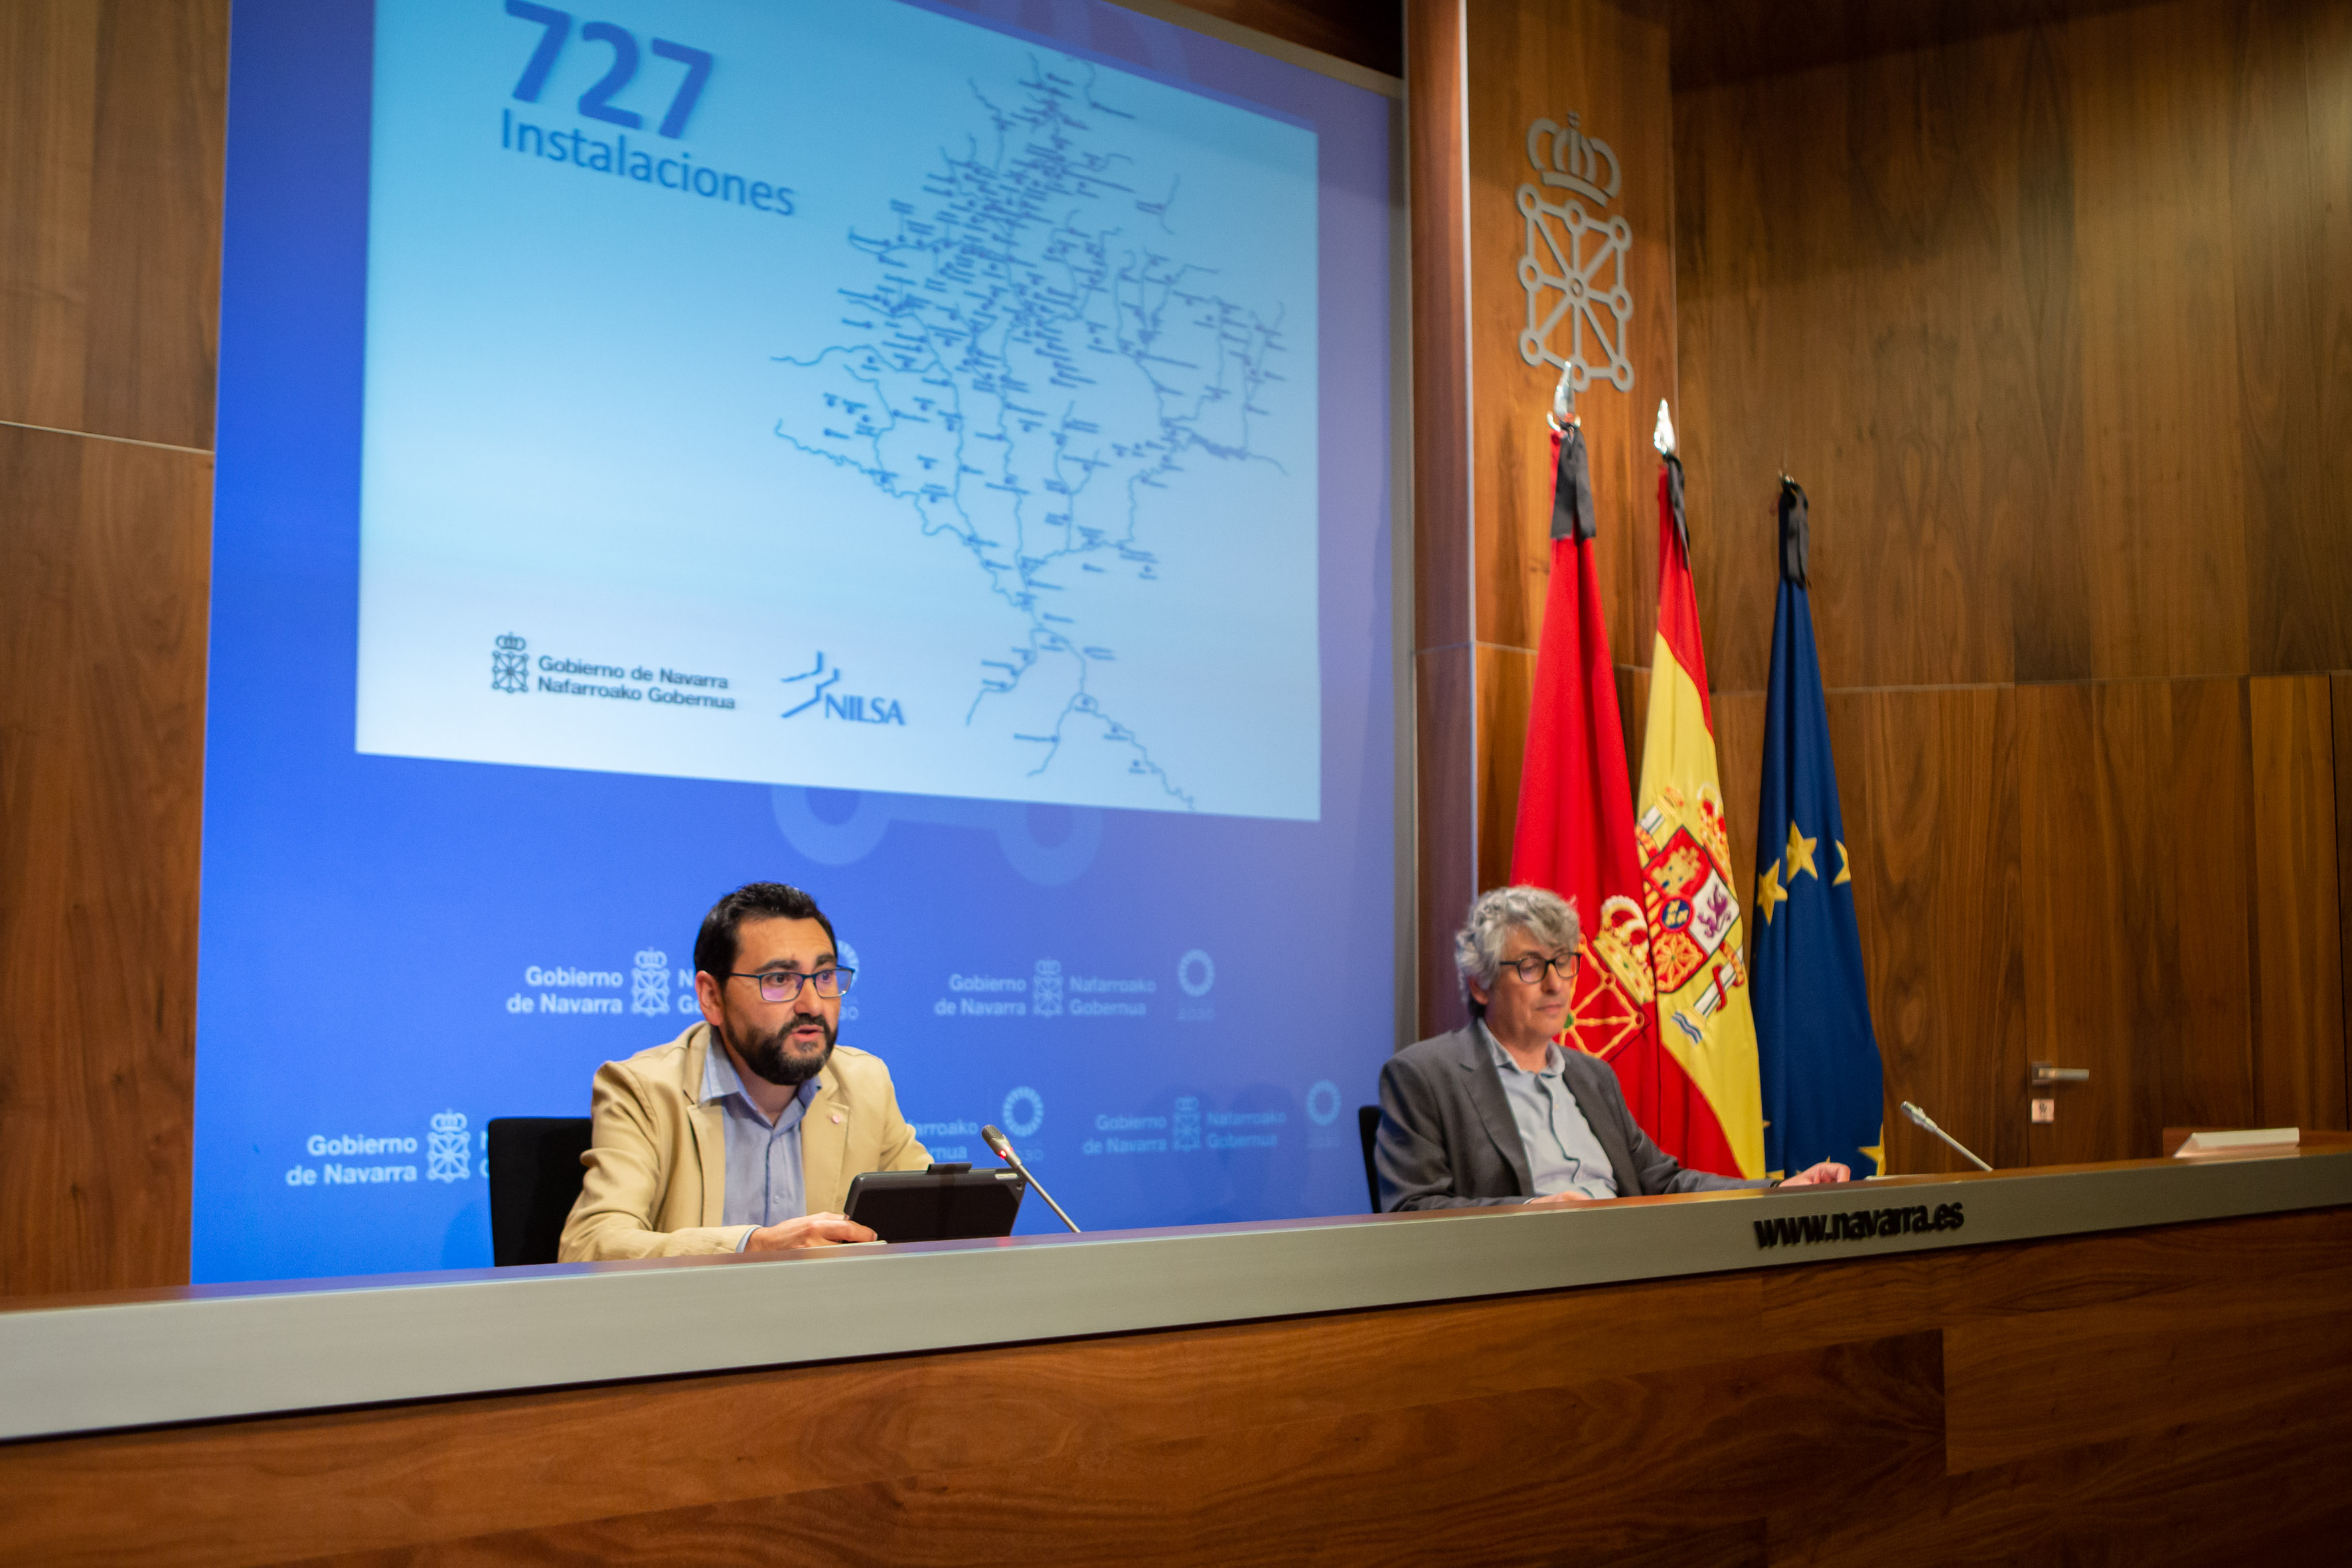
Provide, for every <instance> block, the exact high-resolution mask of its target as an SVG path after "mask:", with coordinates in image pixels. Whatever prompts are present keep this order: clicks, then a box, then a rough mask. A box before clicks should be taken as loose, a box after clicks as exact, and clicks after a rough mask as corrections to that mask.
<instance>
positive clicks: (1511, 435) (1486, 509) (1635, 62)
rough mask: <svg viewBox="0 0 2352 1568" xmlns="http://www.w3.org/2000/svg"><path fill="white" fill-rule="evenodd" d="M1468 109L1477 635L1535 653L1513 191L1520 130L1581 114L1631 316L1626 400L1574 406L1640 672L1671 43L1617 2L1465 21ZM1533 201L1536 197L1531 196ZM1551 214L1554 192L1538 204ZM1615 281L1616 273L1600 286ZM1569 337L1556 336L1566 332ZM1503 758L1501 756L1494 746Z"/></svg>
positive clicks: (1538, 381) (1539, 471) (1614, 643)
mask: <svg viewBox="0 0 2352 1568" xmlns="http://www.w3.org/2000/svg"><path fill="white" fill-rule="evenodd" d="M1470 15H1471V17H1472V25H1471V28H1470V42H1471V65H1472V78H1473V80H1474V81H1475V83H1476V90H1475V91H1474V92H1473V93H1472V95H1471V98H1470V102H1469V114H1468V138H1469V163H1470V182H1471V189H1470V276H1471V287H1470V296H1471V315H1470V331H1471V333H1472V342H1473V353H1472V363H1473V367H1474V371H1473V374H1474V383H1475V384H1474V389H1473V398H1472V402H1473V405H1474V407H1475V414H1476V423H1475V429H1474V432H1473V460H1474V462H1475V465H1476V471H1477V474H1478V479H1479V484H1480V487H1481V490H1482V493H1486V492H1491V499H1490V500H1482V502H1481V505H1480V506H1479V509H1478V513H1477V519H1476V531H1477V552H1478V562H1479V572H1478V578H1477V584H1476V586H1477V595H1478V615H1477V626H1478V637H1479V638H1480V640H1481V641H1485V642H1493V643H1499V644H1502V645H1505V646H1507V647H1526V648H1532V647H1536V646H1538V641H1539V639H1540V637H1541V633H1542V627H1543V609H1544V599H1545V594H1546V590H1547V588H1548V587H1549V579H1550V574H1551V573H1550V563H1551V547H1550V523H1551V464H1550V460H1549V453H1550V446H1549V430H1548V427H1547V426H1546V424H1545V414H1546V411H1547V410H1548V409H1549V407H1550V405H1551V396H1552V390H1553V384H1554V383H1555V382H1556V381H1557V380H1558V379H1559V371H1558V369H1557V368H1556V367H1554V366H1551V365H1548V364H1547V365H1541V366H1536V365H1530V364H1528V363H1527V361H1526V360H1525V359H1524V358H1523V357H1521V355H1520V353H1519V351H1518V340H1519V337H1520V334H1521V333H1522V332H1523V331H1525V330H1526V328H1527V296H1526V292H1525V290H1524V289H1523V288H1522V287H1521V285H1520V283H1519V280H1518V263H1519V258H1520V257H1521V256H1522V255H1523V254H1524V253H1525V250H1526V248H1527V225H1526V221H1525V219H1524V218H1523V217H1522V216H1521V215H1520V213H1519V210H1518V206H1517V200H1516V193H1517V189H1518V187H1519V186H1520V185H1521V184H1529V183H1533V182H1534V181H1535V180H1536V179H1537V172H1536V170H1535V169H1534V168H1533V167H1532V166H1531V165H1530V163H1528V126H1529V125H1530V124H1531V123H1533V122H1534V121H1536V120H1538V119H1548V120H1550V121H1554V122H1555V123H1565V122H1566V121H1567V119H1568V117H1569V116H1570V114H1575V115H1578V116H1579V117H1580V121H1581V128H1582V130H1583V131H1584V132H1585V133H1586V134H1588V135H1591V136H1595V137H1598V138H1600V139H1601V140H1602V141H1604V142H1608V143H1609V144H1610V146H1611V147H1612V150H1613V151H1614V152H1615V153H1616V154H1617V156H1618V158H1619V160H1620V163H1621V167H1622V174H1623V188H1622V190H1621V192H1620V193H1619V195H1617V196H1616V197H1615V198H1614V199H1613V200H1612V202H1610V203H1609V204H1608V205H1607V206H1606V207H1605V208H1603V207H1601V206H1599V205H1597V204H1593V203H1591V202H1589V201H1587V202H1586V203H1585V204H1584V205H1585V206H1586V207H1587V208H1588V209H1591V211H1593V212H1594V213H1595V214H1596V216H1601V215H1605V216H1611V217H1622V218H1624V219H1625V220H1626V222H1627V223H1628V224H1629V225H1631V226H1632V230H1633V244H1632V246H1631V247H1630V249H1629V250H1628V252H1627V261H1626V271H1625V286H1626V289H1627V290H1628V291H1629V293H1630V294H1631V296H1632V299H1633V317H1632V320H1631V321H1630V322H1629V323H1628V325H1627V327H1626V339H1625V341H1626V347H1627V351H1628V353H1629V354H1630V356H1631V358H1632V360H1633V388H1632V390H1631V391H1629V392H1619V391H1618V390H1617V389H1616V388H1615V387H1613V386H1611V385H1609V384H1606V383H1597V384H1594V385H1593V386H1592V387H1591V389H1590V390H1589V391H1587V392H1586V393H1585V394H1584V395H1583V397H1582V398H1581V399H1580V403H1579V405H1578V412H1579V413H1580V416H1582V418H1583V420H1584V431H1585V441H1586V444H1587V447H1588V448H1589V449H1590V451H1591V468H1592V486H1593V500H1594V501H1595V503H1596V504H1597V505H1598V507H1599V508H1600V535H1599V537H1598V538H1597V539H1596V540H1595V541H1594V543H1593V552H1594V555H1595V557H1596V559H1597V560H1598V562H1599V563H1600V565H1601V597H1602V600H1603V602H1604V604H1605V605H1606V608H1607V610H1608V614H1609V618H1610V629H1611V637H1610V646H1611V647H1612V649H1613V650H1614V651H1615V654H1616V657H1617V658H1618V660H1619V662H1621V663H1628V664H1638V665H1643V666H1646V665H1647V664H1648V663H1649V662H1650V639H1651V636H1652V630H1651V628H1652V626H1653V624H1654V620H1655V617H1656V608H1657V604H1656V602H1657V592H1658V591H1657V528H1658V511H1657V471H1658V458H1657V454H1656V452H1655V451H1654V449H1653V448H1652V447H1651V445H1650V432H1651V427H1652V426H1653V424H1654V421H1655V418H1656V415H1657V407H1658V401H1659V399H1660V398H1665V399H1668V400H1670V401H1671V400H1673V399H1674V397H1675V272H1674V196H1673V181H1674V149H1673V144H1672V141H1671V134H1672V118H1671V112H1670V108H1669V105H1670V93H1671V87H1670V83H1669V79H1668V75H1667V62H1666V30H1665V26H1664V20H1663V18H1662V16H1658V15H1657V14H1656V13H1655V11H1654V8H1652V7H1647V6H1643V5H1636V4H1620V3H1617V0H1581V3H1579V4H1568V5H1545V4H1538V3H1533V0H1530V3H1525V4H1515V5H1476V6H1473V7H1472V8H1471V12H1470ZM1538 188H1540V187H1538ZM1547 194H1548V195H1550V196H1552V197H1553V198H1555V199H1557V197H1558V196H1559V195H1561V194H1562V193H1559V192H1549V193H1547ZM1612 276H1613V274H1612ZM1565 331H1566V324H1565V323H1564V322H1563V324H1562V325H1561V327H1559V329H1556V333H1562V334H1564V333H1565ZM1496 739H1497V743H1498V744H1500V743H1502V742H1503V738H1502V737H1497V738H1496Z"/></svg>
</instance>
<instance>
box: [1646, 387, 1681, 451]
mask: <svg viewBox="0 0 2352 1568" xmlns="http://www.w3.org/2000/svg"><path fill="white" fill-rule="evenodd" d="M1650 445H1651V446H1653V447H1656V448H1657V449H1658V456H1659V457H1661V458H1670V457H1672V456H1674V452H1675V422H1674V419H1673V417H1672V416H1669V415H1668V414H1667V413H1666V400H1665V399H1664V398H1663V397H1661V398H1659V399H1658V427H1657V428H1656V429H1655V430H1653V431H1651V432H1650Z"/></svg>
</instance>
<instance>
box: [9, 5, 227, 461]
mask: <svg viewBox="0 0 2352 1568" xmlns="http://www.w3.org/2000/svg"><path fill="white" fill-rule="evenodd" d="M227 76H228V0H163V3H151V4H132V3H131V0H16V3H12V4H11V5H7V6H6V7H5V8H0V421H5V422H11V423H19V424H26V425H38V426H47V427H50V428H54V429H62V430H79V431H90V432H95V433H97V434H100V435H108V436H121V437H131V438H135V439H138V440H143V441H157V442H163V443H166V444H169V445H173V446H182V447H205V448H209V447H211V446H212V440H213V376H214V365H215V344H216V342H217V338H218V331H217V328H218V319H217V318H218V297H219V292H220V235H221V228H220V211H221V204H220V181H221V154H222V146H223V141H224V132H225V127H226V106H227Z"/></svg>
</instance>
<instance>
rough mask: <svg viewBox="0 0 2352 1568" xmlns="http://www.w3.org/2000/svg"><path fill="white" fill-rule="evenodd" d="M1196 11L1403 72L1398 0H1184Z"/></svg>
mask: <svg viewBox="0 0 2352 1568" xmlns="http://www.w3.org/2000/svg"><path fill="white" fill-rule="evenodd" d="M1184 4H1185V5H1190V6H1191V7H1192V9H1193V10H1195V11H1205V12H1207V13H1208V14H1209V15H1210V16H1218V17H1222V18H1223V19H1224V20H1225V21H1228V22H1238V23H1239V24H1241V25H1242V26H1244V27H1255V28H1256V29H1257V30H1258V31H1259V32H1261V33H1270V34H1272V35H1273V36H1274V37H1277V38H1281V39H1283V40H1284V41H1285V42H1287V43H1293V44H1297V45H1299V46H1300V47H1305V48H1309V49H1319V50H1321V51H1322V52H1323V53H1325V54H1327V55H1337V56H1338V57H1339V58H1341V59H1343V60H1347V61H1349V62H1350V63H1352V64H1355V65H1360V66H1362V67H1363V68H1365V69H1367V70H1376V71H1380V72H1381V73H1383V74H1385V75H1388V76H1402V75H1403V74H1404V6H1403V5H1402V0H1370V3H1369V4H1367V3H1366V0H1184Z"/></svg>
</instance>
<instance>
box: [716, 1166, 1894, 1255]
mask: <svg viewBox="0 0 2352 1568" xmlns="http://www.w3.org/2000/svg"><path fill="white" fill-rule="evenodd" d="M1851 1181H1853V1172H1852V1171H1850V1170H1848V1169H1846V1168H1845V1167H1844V1166H1843V1165H1841V1164H1839V1163H1837V1162H1836V1161H1835V1160H1824V1161H1822V1163H1820V1164H1818V1165H1815V1166H1814V1167H1813V1168H1812V1169H1811V1170H1809V1171H1800V1172H1798V1173H1796V1174H1795V1175H1793V1176H1790V1178H1789V1179H1788V1180H1787V1181H1785V1182H1782V1183H1781V1185H1782V1186H1784V1187H1825V1186H1828V1185H1829V1184H1831V1183H1832V1182H1851ZM751 1245H752V1246H754V1247H757V1246H758V1245H759V1241H758V1240H757V1238H754V1239H753V1241H752V1243H751Z"/></svg>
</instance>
